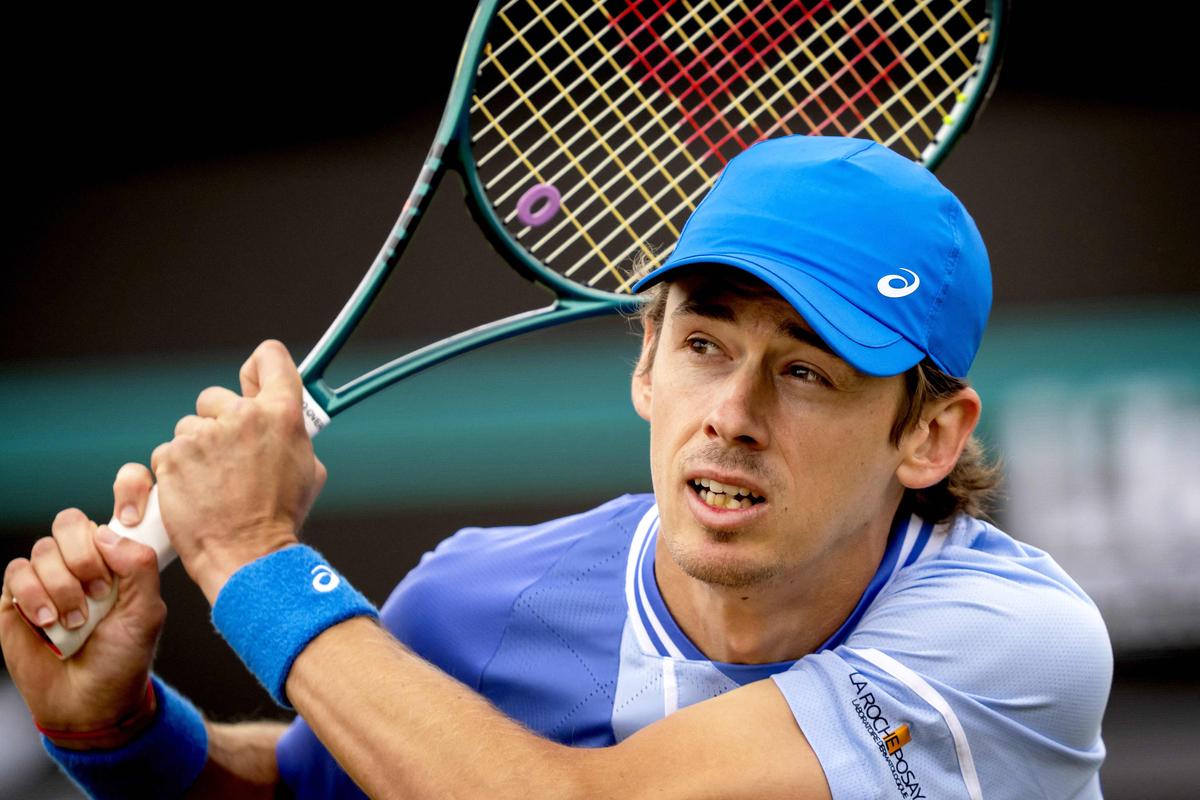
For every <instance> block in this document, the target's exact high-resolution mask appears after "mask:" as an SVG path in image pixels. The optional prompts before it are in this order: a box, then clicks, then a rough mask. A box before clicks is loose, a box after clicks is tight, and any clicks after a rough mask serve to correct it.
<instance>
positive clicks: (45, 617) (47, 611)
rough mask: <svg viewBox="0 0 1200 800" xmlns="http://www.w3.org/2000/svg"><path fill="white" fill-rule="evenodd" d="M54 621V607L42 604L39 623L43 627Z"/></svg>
mask: <svg viewBox="0 0 1200 800" xmlns="http://www.w3.org/2000/svg"><path fill="white" fill-rule="evenodd" d="M52 622H54V609H52V608H50V606H42V607H41V608H39V609H38V612H37V623H38V625H41V626H42V627H45V626H46V625H49V624H50V623H52Z"/></svg>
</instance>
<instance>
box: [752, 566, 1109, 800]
mask: <svg viewBox="0 0 1200 800" xmlns="http://www.w3.org/2000/svg"><path fill="white" fill-rule="evenodd" d="M967 558H968V561H969V560H970V558H971V556H967ZM919 566H920V568H917V569H914V570H913V571H912V572H911V574H909V575H907V576H905V577H904V578H903V579H902V580H900V581H898V582H897V586H896V587H895V588H894V589H893V590H892V591H890V592H889V595H888V596H887V597H886V598H881V602H877V603H876V604H875V606H874V607H873V608H872V609H871V610H870V611H868V613H867V615H866V616H865V617H864V618H863V620H862V623H861V624H860V625H859V627H858V629H857V630H856V631H855V632H854V633H853V634H852V635H851V636H850V637H849V638H848V639H847V640H846V642H845V644H844V645H843V646H840V647H838V648H836V649H835V650H831V651H826V652H823V653H819V654H816V655H812V656H808V657H805V658H803V659H801V660H800V661H798V662H797V663H796V665H795V666H794V667H793V668H792V669H791V670H789V671H787V672H783V673H779V674H777V675H775V676H774V680H775V683H776V685H778V687H779V689H780V690H781V692H782V693H783V695H784V697H785V698H786V700H787V702H788V704H789V706H790V707H791V709H792V713H793V715H794V716H795V718H796V721H797V723H798V724H799V725H800V728H801V729H802V730H803V731H804V735H805V737H806V738H807V739H808V741H809V744H810V745H811V746H812V748H813V750H814V752H815V753H816V755H817V758H818V759H819V760H820V762H821V766H822V768H823V769H824V771H825V775H826V778H827V779H828V782H829V785H830V788H831V791H832V793H833V797H834V798H835V800H838V799H840V798H856V799H857V798H876V797H878V798H904V799H905V800H919V799H920V798H926V797H928V798H934V797H939V798H948V797H953V798H971V799H972V800H979V798H983V797H986V798H988V800H995V798H1005V797H1012V798H1056V799H1057V798H1091V797H1097V798H1098V797H1100V789H1099V782H1098V777H1097V773H1098V770H1099V767H1100V763H1101V762H1102V761H1103V758H1104V746H1103V743H1102V742H1101V739H1100V721H1101V718H1102V716H1103V713H1104V707H1105V704H1106V702H1107V698H1108V690H1109V685H1110V682H1111V676H1112V654H1111V650H1110V648H1109V644H1108V636H1107V632H1106V631H1105V628H1104V625H1103V622H1102V621H1101V619H1100V616H1099V614H1098V613H1097V612H1096V609H1095V607H1094V606H1093V605H1091V603H1090V601H1088V600H1087V599H1086V597H1083V596H1082V595H1081V593H1078V592H1077V589H1076V590H1075V591H1072V590H1071V589H1070V587H1068V586H1064V585H1061V584H1057V583H1056V582H1055V581H1054V580H1053V579H1051V578H1049V577H1046V576H1041V577H1039V576H1038V575H1037V574H1036V573H1028V571H1026V570H1023V569H1022V568H1021V567H1020V566H1016V567H1006V569H1005V571H1003V572H997V571H992V572H989V571H981V570H980V569H979V568H978V566H979V565H978V564H972V563H963V562H956V561H955V560H954V559H953V558H951V559H946V560H945V561H942V562H938V563H934V564H929V565H919Z"/></svg>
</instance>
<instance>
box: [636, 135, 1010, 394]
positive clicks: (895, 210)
mask: <svg viewBox="0 0 1200 800" xmlns="http://www.w3.org/2000/svg"><path fill="white" fill-rule="evenodd" d="M693 264H723V265H727V266H730V267H736V268H738V269H742V270H745V271H746V272H749V273H750V274H751V275H754V276H756V277H757V278H759V279H760V280H762V281H764V282H765V283H767V284H768V285H769V286H771V288H773V289H774V290H775V291H777V292H778V293H779V294H780V295H781V296H783V298H784V299H785V300H787V301H788V302H789V303H791V304H792V307H793V308H795V309H796V311H797V313H799V314H800V316H802V317H803V318H804V319H805V321H807V322H808V324H809V325H810V326H812V329H813V330H814V331H815V332H816V333H817V335H818V336H820V337H821V338H822V339H823V340H824V341H825V342H826V343H827V344H828V345H829V346H830V347H831V348H832V349H833V351H834V352H835V353H837V354H838V355H839V356H841V357H842V358H843V359H845V360H846V361H847V362H848V363H850V364H851V365H852V366H854V367H855V368H856V369H858V370H859V371H861V372H865V373H867V374H868V375H881V376H882V375H897V374H899V373H901V372H904V371H905V370H907V369H909V368H910V367H913V366H915V365H916V364H917V363H919V362H920V361H921V360H923V359H924V358H925V357H926V356H928V357H929V358H930V359H931V360H932V361H933V363H934V364H936V365H937V366H938V368H939V369H941V370H942V371H943V372H946V373H948V374H950V375H953V376H955V377H959V378H961V377H965V376H966V374H967V371H968V370H969V369H970V367H971V362H972V361H973V360H974V359H975V353H976V351H977V350H978V349H979V342H980V340H981V339H982V338H983V329H984V326H985V325H986V323H987V316H988V311H989V310H990V309H991V305H992V277H991V269H990V267H989V264H988V256H987V250H986V249H985V248H984V245H983V238H982V237H981V236H980V235H979V230H978V228H976V227H975V222H974V221H973V220H972V219H971V217H970V215H969V214H967V210H966V209H965V208H964V207H963V205H962V203H960V202H959V200H958V198H957V197H955V196H954V195H953V194H951V193H950V191H949V190H948V189H946V187H944V186H942V184H941V183H939V182H938V180H937V178H935V177H934V176H933V173H931V172H930V171H929V170H927V169H925V168H924V167H922V166H920V165H919V164H916V163H914V162H913V161H910V160H908V159H907V158H905V157H903V156H901V155H898V154H897V153H894V152H892V151H891V150H889V149H888V148H886V147H884V146H883V145H879V144H876V143H875V142H869V141H866V140H863V139H844V138H841V137H834V136H785V137H781V138H778V139H769V140H767V141H765V142H760V143H759V144H756V145H754V146H753V147H751V148H750V149H748V150H746V151H745V152H744V153H742V154H741V155H739V156H737V158H734V159H733V160H732V161H730V162H729V164H728V165H726V167H725V169H724V171H723V172H722V173H721V176H720V178H719V179H718V180H717V183H716V185H715V186H714V187H713V188H712V190H711V191H710V192H709V193H708V196H707V197H705V198H704V200H703V201H702V202H701V203H700V206H699V207H698V208H697V209H696V211H695V212H694V213H693V214H692V216H691V218H690V219H689V220H688V222H687V225H685V226H684V228H683V232H682V233H681V234H680V236H679V242H678V244H676V246H675V249H674V250H673V251H672V253H671V256H670V258H668V259H667V261H666V263H664V264H663V265H662V266H661V267H659V268H658V269H656V270H654V271H653V272H651V273H650V274H649V275H647V276H646V277H644V278H642V279H641V280H640V281H638V283H637V284H636V285H634V287H633V290H634V291H635V292H638V291H641V290H642V289H645V288H647V287H649V286H652V285H654V284H655V283H658V282H659V281H661V280H663V279H664V278H665V277H667V276H668V275H669V274H670V273H671V272H672V271H673V270H676V269H679V268H680V267H685V266H688V265H693Z"/></svg>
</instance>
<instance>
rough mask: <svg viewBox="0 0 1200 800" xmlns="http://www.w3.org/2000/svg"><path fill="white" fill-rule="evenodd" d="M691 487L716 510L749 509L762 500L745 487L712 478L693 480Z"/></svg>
mask: <svg viewBox="0 0 1200 800" xmlns="http://www.w3.org/2000/svg"><path fill="white" fill-rule="evenodd" d="M692 485H693V486H696V487H697V488H698V492H697V493H698V494H699V495H700V499H701V500H703V501H704V502H706V503H708V504H709V505H710V506H715V507H717V508H750V506H752V505H754V500H762V499H763V498H762V497H761V496H759V495H756V494H754V493H753V492H752V491H750V490H749V489H747V488H746V487H745V486H734V485H732V484H724V483H721V482H720V481H718V480H713V479H712V478H694V479H693V480H692ZM700 487H703V488H700Z"/></svg>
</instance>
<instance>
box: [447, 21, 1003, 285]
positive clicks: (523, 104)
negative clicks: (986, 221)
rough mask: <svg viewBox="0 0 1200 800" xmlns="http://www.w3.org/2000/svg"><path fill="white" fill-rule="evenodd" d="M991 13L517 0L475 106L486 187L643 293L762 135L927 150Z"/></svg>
mask: <svg viewBox="0 0 1200 800" xmlns="http://www.w3.org/2000/svg"><path fill="white" fill-rule="evenodd" d="M989 24H990V20H989V19H988V17H987V15H986V13H985V8H984V0H916V2H898V1H897V0H874V1H873V2H872V1H871V0H856V1H854V2H838V3H832V2H829V1H828V0H819V1H818V2H794V1H792V0H736V1H735V2H718V1H717V0H627V1H626V2H607V3H605V2H600V3H583V2H579V0H542V1H541V2H539V0H512V1H511V2H509V3H507V4H505V5H504V6H503V7H502V8H500V9H499V10H498V11H497V12H496V19H495V20H494V21H493V22H492V26H491V29H490V33H489V39H488V42H487V45H486V47H485V51H484V57H483V58H482V60H481V61H480V62H479V65H478V74H477V77H476V84H475V94H474V97H473V98H472V103H471V119H470V128H471V130H472V131H473V133H472V149H473V154H474V157H475V165H476V168H477V171H478V173H479V177H480V181H481V183H482V184H483V186H484V194H485V195H486V198H485V199H486V200H487V202H489V203H490V204H491V205H492V207H493V209H494V210H495V211H496V214H497V216H498V217H499V218H500V219H501V221H502V222H503V224H504V226H505V227H506V228H507V229H508V230H509V232H510V233H511V234H512V235H513V236H514V237H516V238H517V239H518V240H519V241H521V243H522V244H523V245H524V247H525V248H526V250H528V251H529V253H530V254H531V255H533V256H534V257H535V258H537V259H538V260H539V261H541V262H542V263H543V264H545V265H546V266H547V267H549V268H550V269H552V270H554V271H555V272H558V273H559V274H561V275H564V276H566V277H568V278H570V279H572V280H574V281H576V282H579V283H584V284H586V285H589V286H592V287H594V288H598V289H604V290H606V291H615V292H627V291H628V290H629V287H630V286H631V285H632V283H633V282H634V281H635V280H636V279H637V278H638V277H640V274H632V273H631V272H630V271H629V265H630V262H631V261H636V262H637V263H638V264H640V265H642V266H641V270H640V272H641V273H644V272H645V271H646V270H649V269H653V268H654V267H656V266H658V265H659V264H660V263H661V261H662V259H664V258H666V256H667V255H668V254H669V252H670V248H671V246H672V245H673V244H674V242H675V240H676V239H677V238H678V235H679V231H680V230H681V229H682V225H683V222H684V221H685V220H686V218H687V216H688V214H690V213H691V211H692V210H694V208H695V206H696V204H697V203H698V202H699V200H700V199H701V198H702V197H703V195H704V193H705V192H706V191H707V190H708V188H709V187H710V186H711V185H712V182H713V181H714V180H715V178H716V176H717V175H718V174H719V172H720V170H721V168H722V167H723V166H724V164H725V163H726V162H727V161H728V160H729V159H730V158H732V157H733V156H734V155H736V154H737V153H738V152H741V151H742V150H743V149H745V148H746V147H748V146H750V145H751V144H753V143H754V142H756V141H761V140H763V139H766V138H771V137H773V136H780V135H787V134H792V133H809V134H836V135H842V136H866V137H870V138H871V139H874V140H876V141H879V142H881V143H883V144H886V145H888V146H890V147H893V148H894V149H896V150H897V151H898V152H901V153H902V154H904V155H906V156H909V157H911V158H914V159H917V160H920V159H922V158H923V157H925V155H926V154H927V153H928V152H931V150H932V149H933V146H934V145H935V144H936V143H937V142H938V140H939V138H940V137H941V136H943V135H944V134H945V133H946V131H947V130H948V126H949V125H950V124H951V123H952V122H953V120H954V117H955V114H956V113H959V112H960V111H961V109H962V107H963V106H964V104H965V103H966V101H967V100H968V94H969V91H968V90H969V89H970V88H972V87H973V84H972V78H974V77H976V75H977V73H978V72H979V65H980V62H981V60H982V58H983V54H984V50H985V47H986V43H987V36H988V31H989ZM547 187H552V189H549V190H548V189H547ZM530 198H540V199H535V205H531V202H530ZM542 202H544V203H546V204H547V205H552V206H553V207H552V208H550V210H549V213H548V214H542V213H541V212H538V211H537V210H536V203H542ZM539 216H542V217H544V218H542V219H538V218H537V217H539Z"/></svg>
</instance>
